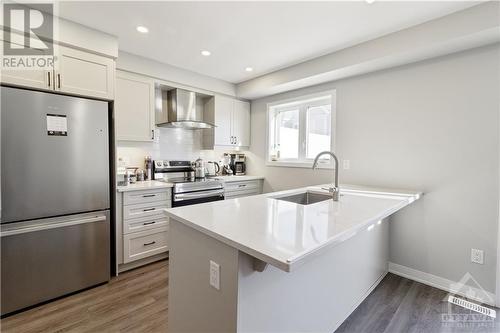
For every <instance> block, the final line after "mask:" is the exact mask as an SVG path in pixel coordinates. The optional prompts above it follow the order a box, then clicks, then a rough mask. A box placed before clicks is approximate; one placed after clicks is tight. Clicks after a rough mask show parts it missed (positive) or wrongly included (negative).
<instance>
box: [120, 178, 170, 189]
mask: <svg viewBox="0 0 500 333" xmlns="http://www.w3.org/2000/svg"><path fill="white" fill-rule="evenodd" d="M172 186H174V184H172V183H166V182H162V181H157V180H146V181H142V182H135V183H134V184H129V185H124V186H117V187H116V190H117V191H118V192H129V191H144V190H156V189H160V188H169V187H172Z"/></svg>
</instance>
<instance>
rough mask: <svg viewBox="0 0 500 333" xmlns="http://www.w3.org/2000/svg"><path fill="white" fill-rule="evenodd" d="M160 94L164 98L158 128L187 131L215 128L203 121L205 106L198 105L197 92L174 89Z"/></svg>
mask: <svg viewBox="0 0 500 333" xmlns="http://www.w3.org/2000/svg"><path fill="white" fill-rule="evenodd" d="M160 93H161V94H162V95H163V97H162V98H161V102H162V106H161V111H160V115H159V116H158V112H157V117H156V125H157V126H160V127H174V128H185V129H204V128H212V127H215V126H214V125H213V124H210V123H207V122H205V121H203V106H202V105H199V103H197V98H196V93H195V92H193V91H188V90H184V89H172V90H169V91H162V92H161V91H160ZM157 94H158V91H157ZM165 95H166V96H165ZM165 97H166V98H165ZM157 98H158V96H157ZM159 109H160V106H157V110H159Z"/></svg>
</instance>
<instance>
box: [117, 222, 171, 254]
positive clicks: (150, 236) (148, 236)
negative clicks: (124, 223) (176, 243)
mask: <svg viewBox="0 0 500 333" xmlns="http://www.w3.org/2000/svg"><path fill="white" fill-rule="evenodd" d="M167 237H168V226H165V227H162V228H156V229H152V230H147V231H140V232H134V233H131V234H127V235H124V236H123V262H124V263H128V262H131V261H134V260H138V259H143V258H147V257H149V256H152V255H155V254H159V253H162V252H166V251H167V250H168V246H167Z"/></svg>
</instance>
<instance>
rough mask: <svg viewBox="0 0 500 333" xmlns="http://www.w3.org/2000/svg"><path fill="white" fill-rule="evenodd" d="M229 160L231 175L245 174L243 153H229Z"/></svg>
mask: <svg viewBox="0 0 500 333" xmlns="http://www.w3.org/2000/svg"><path fill="white" fill-rule="evenodd" d="M230 156H231V160H230V162H229V167H230V168H231V170H233V175H235V176H243V175H244V174H245V155H244V154H230Z"/></svg>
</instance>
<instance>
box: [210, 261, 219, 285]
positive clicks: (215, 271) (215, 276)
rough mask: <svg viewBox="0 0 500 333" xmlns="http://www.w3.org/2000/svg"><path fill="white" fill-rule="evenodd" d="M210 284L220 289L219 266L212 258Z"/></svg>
mask: <svg viewBox="0 0 500 333" xmlns="http://www.w3.org/2000/svg"><path fill="white" fill-rule="evenodd" d="M210 286H212V287H214V288H215V289H217V290H220V266H219V264H218V263H216V262H215V261H212V260H210Z"/></svg>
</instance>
